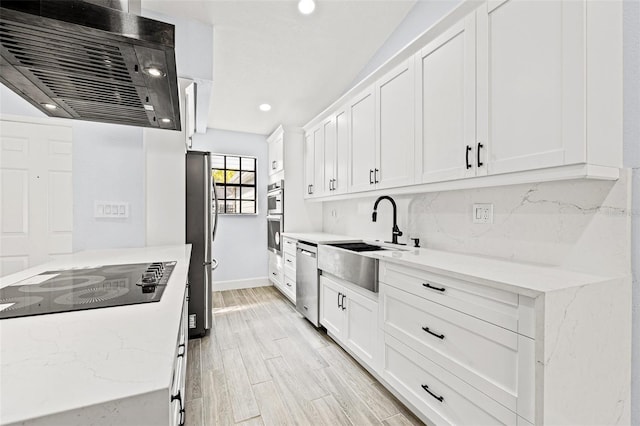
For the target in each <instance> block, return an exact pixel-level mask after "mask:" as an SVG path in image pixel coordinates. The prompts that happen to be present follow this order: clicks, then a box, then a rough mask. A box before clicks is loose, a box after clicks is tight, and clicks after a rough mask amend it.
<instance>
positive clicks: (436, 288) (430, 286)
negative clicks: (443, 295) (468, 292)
mask: <svg viewBox="0 0 640 426" xmlns="http://www.w3.org/2000/svg"><path fill="white" fill-rule="evenodd" d="M422 285H423V286H424V287H426V288H430V289H431V290H436V291H442V292H444V291H445V288H444V287H434V286H432V285H431V284H429V283H422Z"/></svg>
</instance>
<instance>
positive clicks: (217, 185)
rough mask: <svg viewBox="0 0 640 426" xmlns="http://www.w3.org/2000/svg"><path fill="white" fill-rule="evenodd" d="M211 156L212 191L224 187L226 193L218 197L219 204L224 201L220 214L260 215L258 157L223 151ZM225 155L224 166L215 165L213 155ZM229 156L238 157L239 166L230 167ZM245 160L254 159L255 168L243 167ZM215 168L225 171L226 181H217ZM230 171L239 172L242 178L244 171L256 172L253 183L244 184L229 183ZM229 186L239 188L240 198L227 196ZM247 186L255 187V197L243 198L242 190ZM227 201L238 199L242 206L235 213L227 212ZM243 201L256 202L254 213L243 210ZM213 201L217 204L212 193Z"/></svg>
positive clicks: (216, 207)
mask: <svg viewBox="0 0 640 426" xmlns="http://www.w3.org/2000/svg"><path fill="white" fill-rule="evenodd" d="M210 156H211V157H212V161H211V181H212V183H211V186H212V191H215V188H218V189H220V188H223V190H222V192H223V193H224V195H225V197H224V198H220V197H218V204H220V202H221V201H222V202H223V203H224V210H225V211H224V212H222V211H218V215H222V216H258V215H259V210H258V158H257V157H254V156H252V155H242V154H223V153H211V154H210ZM216 156H218V157H223V159H224V168H223V169H221V168H218V167H214V166H213V157H216ZM228 157H235V158H237V159H238V168H237V169H236V168H228V162H227V159H228ZM243 160H245V161H246V160H253V170H247V169H243V168H242V163H243ZM215 170H223V171H224V183H218V182H216V181H215V177H214V176H213V173H214V171H215ZM229 171H233V172H237V173H238V174H239V177H240V179H242V172H252V173H253V174H254V177H253V184H243V183H242V181H240V183H232V184H229V183H227V172H229ZM214 184H215V187H213V185H214ZM227 188H237V191H238V194H237V196H238V198H227ZM245 188H253V194H254V198H253V199H247V200H243V199H242V190H243V189H245ZM227 201H236V202H237V203H238V205H239V207H240V212H233V213H227V211H226V210H227V203H226V202H227ZM243 201H253V203H254V211H253V212H252V213H243V212H242V202H243ZM211 203H212V204H215V198H214V196H213V195H212V197H211ZM214 208H215V209H216V210H217V209H218V206H214Z"/></svg>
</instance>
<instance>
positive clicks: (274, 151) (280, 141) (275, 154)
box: [267, 126, 284, 176]
mask: <svg viewBox="0 0 640 426" xmlns="http://www.w3.org/2000/svg"><path fill="white" fill-rule="evenodd" d="M267 145H268V153H269V176H271V175H275V174H276V173H278V172H281V171H282V170H284V130H283V129H282V126H280V127H278V129H276V131H275V132H273V134H272V135H271V136H269V139H267Z"/></svg>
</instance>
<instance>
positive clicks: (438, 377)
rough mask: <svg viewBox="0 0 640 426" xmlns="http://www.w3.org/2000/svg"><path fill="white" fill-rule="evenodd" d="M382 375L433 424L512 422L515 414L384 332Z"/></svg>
mask: <svg viewBox="0 0 640 426" xmlns="http://www.w3.org/2000/svg"><path fill="white" fill-rule="evenodd" d="M384 339H385V345H384V350H385V357H384V359H385V362H384V370H383V377H384V378H385V380H386V381H387V382H388V383H389V384H391V385H392V386H393V387H394V388H395V389H396V390H397V391H398V392H399V393H401V394H402V395H403V396H404V397H405V398H407V400H409V401H410V402H411V403H412V404H413V405H415V407H416V408H417V409H418V410H420V411H421V412H422V413H424V415H425V416H426V417H428V418H429V419H431V420H432V421H433V422H434V423H435V424H456V425H458V424H459V425H466V424H467V425H489V424H491V425H495V424H508V425H514V424H516V420H517V419H516V417H517V416H516V414H515V413H514V412H512V411H510V410H508V409H507V408H505V407H503V406H502V405H500V404H498V403H497V402H496V401H494V400H492V399H491V398H489V397H488V396H486V395H485V394H483V393H482V392H480V391H478V390H477V389H475V388H473V387H471V386H470V385H468V384H467V383H465V382H463V381H462V380H460V379H459V378H458V377H456V376H454V375H453V374H451V373H449V372H447V371H446V370H445V369H443V368H442V367H440V366H438V365H437V364H435V363H434V362H432V361H430V360H429V359H427V358H425V357H423V356H421V355H419V354H418V353H417V352H415V351H413V350H412V349H410V348H409V347H407V346H405V345H403V344H402V343H401V342H399V341H398V340H396V339H394V338H393V337H391V336H389V335H388V334H386V333H385V336H384Z"/></svg>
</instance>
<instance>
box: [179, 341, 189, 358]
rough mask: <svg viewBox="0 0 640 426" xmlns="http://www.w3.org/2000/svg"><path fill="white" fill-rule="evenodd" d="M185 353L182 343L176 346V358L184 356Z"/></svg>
mask: <svg viewBox="0 0 640 426" xmlns="http://www.w3.org/2000/svg"><path fill="white" fill-rule="evenodd" d="M180 348H182V351H180ZM186 352H187V348H186V347H185V346H184V343H182V344H179V345H178V356H177V358H180V357H182V356H184V354H185V353H186Z"/></svg>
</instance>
